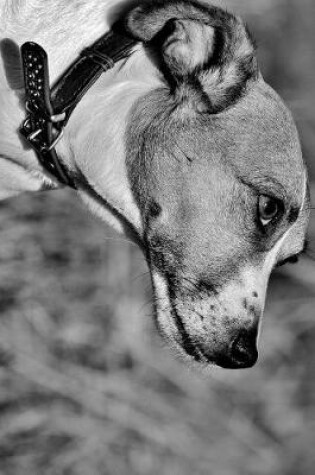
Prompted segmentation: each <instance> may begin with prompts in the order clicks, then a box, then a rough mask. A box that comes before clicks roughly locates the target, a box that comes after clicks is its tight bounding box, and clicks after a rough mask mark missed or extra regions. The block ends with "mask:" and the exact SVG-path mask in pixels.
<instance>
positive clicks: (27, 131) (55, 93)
mask: <svg viewBox="0 0 315 475" xmlns="http://www.w3.org/2000/svg"><path fill="white" fill-rule="evenodd" d="M136 43H137V40H135V39H134V38H131V37H128V36H125V35H124V34H121V33H119V32H115V31H110V32H108V33H106V34H105V35H103V36H102V37H101V38H99V39H98V40H97V41H96V42H95V43H93V44H92V45H91V46H90V47H88V48H86V49H84V50H83V51H82V52H81V54H80V55H79V57H78V58H77V59H76V60H75V61H74V62H73V63H72V64H71V65H70V66H69V68H68V69H67V70H66V71H65V73H64V74H63V75H62V76H61V77H60V78H59V80H58V81H57V82H56V83H55V84H54V86H53V87H52V89H50V84H49V69H48V57H47V53H46V51H45V50H44V49H43V48H42V47H41V46H40V45H39V44H37V43H33V42H27V43H24V44H23V45H22V47H21V55H22V60H23V71H24V83H25V98H26V102H25V108H26V110H27V112H28V115H27V117H26V120H25V121H24V122H23V125H22V127H21V129H20V133H21V134H22V135H23V137H24V138H25V139H26V141H27V143H28V144H29V145H31V146H32V147H33V148H34V150H35V152H36V154H37V157H38V160H39V162H40V163H41V165H42V166H43V167H44V168H45V170H47V172H48V173H49V174H51V175H52V176H54V177H55V178H57V180H58V181H59V182H60V183H62V184H64V185H67V186H70V187H72V188H76V185H75V182H74V179H73V177H72V176H71V174H70V173H69V170H68V169H67V168H66V166H65V165H64V164H63V163H62V161H61V160H60V158H59V157H58V155H57V152H56V149H55V147H56V145H57V142H58V141H59V140H60V138H61V137H62V133H63V130H64V127H65V126H66V124H67V122H68V120H69V118H70V115H71V113H72V112H73V110H74V109H75V107H76V105H77V104H78V103H79V101H80V100H81V99H82V97H83V96H84V94H85V93H86V92H87V91H88V90H89V88H90V87H91V86H92V85H93V84H94V82H95V81H96V80H97V79H98V78H99V77H100V75H101V74H102V73H104V72H106V71H108V70H109V69H111V68H112V67H114V65H115V63H117V62H118V61H120V60H122V59H124V58H127V57H128V56H129V55H130V53H131V51H132V48H133V47H134V46H135V44H136Z"/></svg>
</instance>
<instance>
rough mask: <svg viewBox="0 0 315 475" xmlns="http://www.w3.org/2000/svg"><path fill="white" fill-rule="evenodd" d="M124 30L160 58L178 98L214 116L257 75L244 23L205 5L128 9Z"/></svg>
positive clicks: (171, 2)
mask: <svg viewBox="0 0 315 475" xmlns="http://www.w3.org/2000/svg"><path fill="white" fill-rule="evenodd" d="M125 28H126V30H127V31H128V32H129V33H130V34H131V35H132V36H133V37H134V38H136V39H138V40H140V41H142V42H144V43H145V44H146V45H147V47H148V48H151V49H153V51H154V52H155V53H156V54H157V55H158V58H159V60H160V68H161V70H162V71H163V73H164V75H165V78H166V79H167V81H168V83H169V85H170V86H171V88H172V90H173V92H174V94H175V95H176V97H177V98H178V99H179V100H181V101H184V100H190V101H191V100H193V101H194V103H195V104H196V106H197V108H198V109H199V110H201V111H204V110H206V111H209V112H211V113H217V112H220V111H221V110H223V109H224V108H226V107H227V106H229V105H230V104H232V103H233V102H235V101H236V100H237V99H238V98H239V97H240V95H241V94H242V93H243V91H244V90H245V88H246V84H247V82H248V81H249V80H250V79H255V78H257V76H258V67H257V61H256V57H255V47H254V45H253V42H252V40H251V38H250V35H249V33H248V31H247V29H246V27H245V25H244V24H243V23H242V21H241V20H240V19H239V18H237V17H235V16H233V15H231V14H230V13H228V12H226V11H224V10H222V9H220V8H217V7H214V6H209V5H205V4H199V3H195V2H191V1H189V2H186V1H183V0H168V1H165V0H158V1H155V2H153V1H149V2H146V3H144V4H142V5H140V6H137V7H136V8H134V9H132V10H131V11H129V13H128V14H127V15H126V17H125Z"/></svg>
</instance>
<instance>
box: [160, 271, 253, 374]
mask: <svg viewBox="0 0 315 475" xmlns="http://www.w3.org/2000/svg"><path fill="white" fill-rule="evenodd" d="M152 277H153V282H154V290H155V292H156V293H157V295H158V300H157V304H156V309H155V312H156V325H157V328H158V330H159V333H160V334H161V335H162V337H163V338H164V339H165V340H166V341H168V343H169V346H170V347H172V348H174V349H175V350H176V352H177V354H179V356H181V357H184V359H185V360H187V359H188V360H189V361H190V362H196V363H199V364H200V365H202V366H203V367H206V366H209V365H216V366H220V367H222V368H226V369H241V368H249V367H251V366H253V365H254V364H255V363H256V361H257V357H258V352H257V346H256V343H257V334H258V321H254V322H253V323H251V322H249V320H247V324H246V323H245V324H244V325H242V326H241V325H240V324H239V323H236V324H235V320H236V319H233V318H229V319H225V321H223V320H224V319H222V316H220V315H218V316H217V320H218V321H217V322H216V317H215V316H214V315H212V318H211V319H210V320H209V319H208V320H209V321H208V322H206V320H207V318H206V317H205V318H204V317H203V316H202V315H201V314H200V312H198V310H197V309H195V308H193V307H192V306H191V305H190V309H189V310H188V311H187V309H186V308H185V307H186V304H185V303H182V304H178V303H177V298H176V297H174V296H173V295H172V291H170V285H169V283H168V282H167V280H166V279H165V278H163V277H161V276H160V275H154V274H153V276H152ZM161 301H162V302H164V304H161V303H160V304H159V302H161ZM194 305H196V306H197V305H198V299H196V302H195V304H194ZM182 309H183V310H182ZM185 310H186V311H185ZM197 318H198V319H199V320H197ZM194 320H195V323H194ZM229 321H230V323H228V322H229Z"/></svg>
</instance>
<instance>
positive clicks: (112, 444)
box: [0, 192, 315, 475]
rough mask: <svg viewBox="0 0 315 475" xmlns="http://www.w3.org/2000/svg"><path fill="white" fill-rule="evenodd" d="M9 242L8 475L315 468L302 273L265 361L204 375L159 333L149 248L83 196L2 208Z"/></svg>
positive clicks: (273, 306)
mask: <svg viewBox="0 0 315 475" xmlns="http://www.w3.org/2000/svg"><path fill="white" fill-rule="evenodd" d="M106 234H107V235H108V234H109V232H108V231H107V233H106ZM1 243H2V245H1V251H0V253H1V255H0V273H1V276H0V277H1V278H0V295H1V306H2V309H1V310H2V312H1V320H0V327H1V331H0V361H1V371H0V387H1V392H0V470H1V473H4V474H8V475H10V474H12V475H13V474H14V475H19V474H22V473H23V475H24V474H25V473H27V474H42V473H45V474H49V475H50V474H67V475H68V474H75V475H78V474H80V475H81V474H84V475H85V474H91V475H93V474H110V475H115V474H119V475H123V474H135V475H139V474H158V475H162V474H165V475H166V474H167V475H169V474H180V475H186V474H187V475H188V474H191V473H194V474H198V475H199V474H200V475H201V474H212V473H213V474H214V475H221V474H222V475H237V474H242V475H244V474H245V475H246V474H248V475H253V474H257V475H258V474H259V475H263V474H274V473H277V474H279V475H281V474H291V473H292V474H293V473H294V475H297V474H299V473H301V474H303V475H307V474H311V473H313V472H312V467H313V462H314V460H313V450H312V447H313V445H314V438H315V437H314V434H315V431H314V429H315V427H314V425H315V418H314V398H315V391H314V381H315V380H314V373H313V364H314V361H315V347H314V345H313V340H314V338H315V320H314V311H313V309H314V302H315V293H314V291H313V290H312V289H309V288H307V286H306V285H304V284H303V285H299V282H298V281H296V280H295V279H294V275H293V276H291V275H290V274H291V273H289V274H278V275H276V276H275V277H274V279H273V283H272V287H271V292H270V299H269V305H268V308H267V314H266V321H265V326H264V332H263V335H262V341H261V346H262V347H261V362H260V364H258V366H257V367H255V368H254V369H251V370H246V371H239V372H233V371H223V370H219V369H217V370H213V371H212V372H211V373H210V374H209V375H208V376H202V375H198V374H195V373H193V372H191V371H188V370H187V369H186V368H184V367H183V366H182V365H181V364H180V363H178V362H176V361H175V360H174V359H173V358H172V357H171V356H170V355H169V354H168V352H167V351H166V350H164V351H162V349H161V345H160V342H159V340H158V338H156V336H155V333H154V332H152V329H151V326H152V324H151V319H150V318H149V314H150V313H151V309H150V306H149V305H144V302H145V301H148V300H149V299H150V286H149V282H148V278H147V276H144V277H139V278H137V276H138V275H141V274H142V273H143V272H145V270H146V267H145V264H144V262H143V259H142V256H141V255H140V253H139V251H138V250H137V248H135V247H134V246H133V245H131V244H128V243H127V242H121V241H120V240H119V238H118V241H116V240H113V239H112V238H110V239H107V238H106V237H105V233H104V227H103V225H101V224H99V223H98V222H96V221H94V220H93V219H92V218H90V217H89V216H87V214H86V212H85V211H82V209H81V207H80V206H79V205H78V204H77V202H76V200H75V199H74V197H73V196H72V194H71V193H68V192H62V193H52V194H43V195H41V196H35V197H27V198H25V197H20V198H17V199H15V200H12V201H10V202H8V203H5V204H3V205H2V209H1ZM307 265H309V264H308V263H307V262H306V263H302V264H299V265H297V267H298V266H301V267H300V268H301V269H302V272H303V274H304V275H305V272H304V270H303V269H304V267H305V266H307ZM298 268H299V267H298Z"/></svg>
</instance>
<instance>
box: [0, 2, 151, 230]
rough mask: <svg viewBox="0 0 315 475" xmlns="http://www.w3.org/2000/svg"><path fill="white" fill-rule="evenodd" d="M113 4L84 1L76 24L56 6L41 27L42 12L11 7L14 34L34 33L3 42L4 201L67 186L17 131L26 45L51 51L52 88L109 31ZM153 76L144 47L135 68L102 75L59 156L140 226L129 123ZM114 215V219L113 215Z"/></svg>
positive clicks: (132, 63) (0, 138)
mask: <svg viewBox="0 0 315 475" xmlns="http://www.w3.org/2000/svg"><path fill="white" fill-rule="evenodd" d="M114 3H115V4H116V5H117V3H119V2H113V1H110V0H107V1H105V2H102V7H101V6H100V5H99V2H96V1H93V2H89V3H88V2H85V3H84V4H83V5H82V6H81V7H80V8H78V9H74V8H72V9H70V13H71V15H72V16H73V18H72V19H71V21H70V20H69V18H68V17H67V19H66V20H65V19H63V18H65V17H64V16H63V15H60V11H59V10H58V12H57V7H56V8H53V7H52V12H51V15H47V12H46V13H45V15H43V16H42V19H45V18H48V17H49V18H50V19H49V24H47V25H45V26H42V25H41V26H40V27H39V17H40V16H41V15H40V12H39V11H38V7H36V15H35V14H34V15H32V11H31V10H32V7H28V8H27V9H26V7H25V8H24V7H23V8H22V7H21V8H20V11H19V12H18V13H17V12H16V11H14V10H13V8H12V11H8V12H7V13H6V16H7V18H6V19H7V22H8V24H11V25H12V29H13V27H14V25H15V24H22V22H21V19H24V20H25V21H26V20H28V21H29V23H28V25H29V28H28V31H27V32H26V31H25V30H24V29H23V28H17V29H16V30H17V34H16V35H15V37H14V41H17V43H16V44H15V43H13V41H11V42H10V41H9V42H8V41H4V42H2V57H3V63H1V65H0V67H1V70H0V87H1V90H2V92H1V96H2V98H1V101H2V103H3V107H2V108H1V111H0V118H1V124H3V125H2V130H1V135H0V145H1V160H0V172H1V175H0V176H1V179H0V180H1V181H0V188H1V190H0V199H4V198H7V197H10V196H12V195H15V194H18V193H20V192H24V191H39V190H42V189H47V188H58V187H60V184H59V183H57V182H56V180H55V179H54V178H53V177H50V176H48V175H47V173H46V172H45V170H43V168H42V166H41V165H40V164H39V162H38V159H37V157H36V155H35V153H34V151H33V150H31V149H28V148H26V146H25V145H24V144H23V142H22V140H21V139H20V138H19V136H18V135H17V130H18V128H19V127H20V125H21V123H22V122H23V119H24V118H25V108H24V88H23V80H22V73H21V70H20V68H19V67H17V65H19V64H20V62H19V52H18V48H19V46H20V45H21V44H22V43H23V42H24V41H25V40H30V39H31V40H32V41H36V42H38V43H39V44H41V45H42V46H43V47H44V48H45V49H46V50H47V52H48V56H49V64H50V77H51V82H52V83H54V82H55V81H56V79H57V78H58V77H60V75H62V74H63V72H64V71H65V70H66V69H67V67H68V66H69V64H71V62H72V61H73V60H74V59H75V58H76V56H77V55H78V54H79V53H80V51H81V50H82V49H83V48H85V47H87V46H89V45H90V44H91V43H93V42H94V41H95V40H96V39H97V38H98V37H100V36H101V35H102V34H104V32H106V31H107V30H108V29H109V26H108V21H107V16H108V12H109V9H110V7H111V6H112V4H114ZM91 4H93V5H91ZM94 4H95V5H94ZM40 8H41V7H40ZM58 8H60V5H59V7H58ZM64 8H65V7H64ZM42 13H44V12H42ZM54 16H55V17H56V21H54V19H53V17H54ZM57 17H58V20H57ZM70 23H73V25H74V26H75V27H74V28H71V34H69V24H70ZM56 24H58V31H59V34H58V35H56ZM31 31H34V34H31V33H30V32H31ZM30 35H31V36H30ZM144 63H146V64H144ZM154 69H155V68H154V67H153V66H152V64H151V63H150V61H149V60H148V59H146V57H145V55H144V53H143V50H142V48H141V46H140V47H137V49H136V51H135V52H134V54H133V55H132V57H131V58H129V59H128V61H125V62H123V64H118V65H117V66H116V67H115V68H114V69H113V70H112V71H111V72H109V73H106V74H105V75H104V76H102V77H101V79H99V80H98V81H97V83H96V84H95V85H94V86H93V87H92V88H91V90H90V91H89V92H88V93H87V95H86V96H85V97H84V98H83V100H82V102H81V103H80V104H79V106H78V107H77V109H76V110H75V111H74V113H73V115H72V117H71V119H70V121H69V123H68V125H67V127H66V131H65V135H64V138H63V139H62V140H61V142H60V143H59V144H58V147H57V152H58V155H59V156H60V158H61V160H62V161H63V162H64V164H65V165H66V166H67V167H68V169H69V170H70V172H73V173H74V174H76V176H78V177H84V182H85V183H88V184H89V185H90V187H91V188H92V189H93V190H95V191H96V193H97V194H98V195H99V196H101V197H102V198H103V200H104V201H105V202H108V203H109V204H110V205H111V206H112V207H113V208H115V209H117V210H118V211H120V212H122V213H123V214H124V215H125V216H127V219H128V220H129V219H130V221H132V222H133V223H134V224H135V225H136V226H137V227H139V222H140V217H139V216H138V210H137V206H136V205H135V203H134V202H133V197H132V194H131V191H130V187H129V183H128V180H127V176H126V170H125V150H124V134H125V124H126V121H127V116H128V114H129V111H130V109H131V107H132V104H133V103H134V101H136V100H137V99H138V98H139V97H140V96H141V95H142V94H145V93H146V92H147V91H149V90H150V89H151V88H153V87H156V85H157V83H158V82H159V81H158V79H157V74H156V72H155V70H154ZM144 71H145V73H144ZM78 187H79V193H80V194H81V195H82V196H83V198H84V199H85V201H88V202H89V204H90V205H91V201H94V200H93V198H91V197H90V196H89V195H88V196H87V190H86V187H84V186H82V187H81V186H80V180H79V183H78ZM92 206H93V209H94V211H95V212H97V214H100V213H101V214H102V218H105V219H107V218H108V217H106V216H104V213H105V214H106V213H107V211H106V210H105V211H104V210H103V208H104V206H103V205H102V206H98V205H96V204H95V203H93V204H92ZM109 214H110V215H111V214H112V213H111V212H110V211H109ZM107 220H108V219H107ZM114 221H115V219H114ZM112 224H114V223H112ZM117 226H118V227H120V224H118V223H116V227H117Z"/></svg>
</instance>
